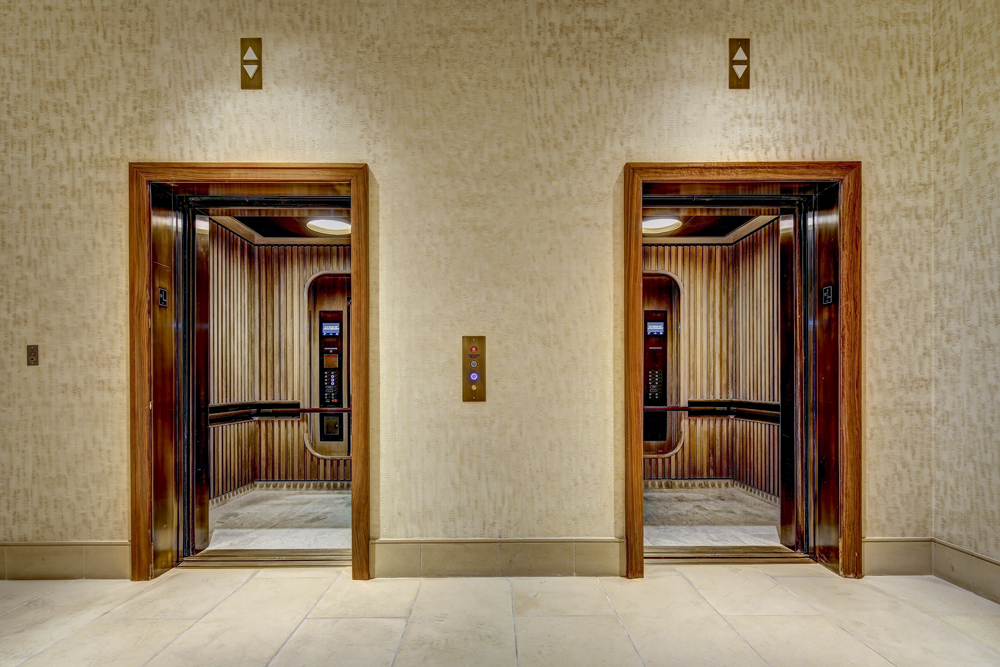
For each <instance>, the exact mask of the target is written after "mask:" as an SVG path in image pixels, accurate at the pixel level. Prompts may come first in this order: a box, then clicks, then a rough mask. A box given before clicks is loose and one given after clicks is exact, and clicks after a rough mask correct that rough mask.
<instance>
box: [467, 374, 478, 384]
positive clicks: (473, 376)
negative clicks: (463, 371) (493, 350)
mask: <svg viewBox="0 0 1000 667" xmlns="http://www.w3.org/2000/svg"><path fill="white" fill-rule="evenodd" d="M469 379H470V380H472V381H473V382H475V381H476V380H478V379H479V373H469Z"/></svg>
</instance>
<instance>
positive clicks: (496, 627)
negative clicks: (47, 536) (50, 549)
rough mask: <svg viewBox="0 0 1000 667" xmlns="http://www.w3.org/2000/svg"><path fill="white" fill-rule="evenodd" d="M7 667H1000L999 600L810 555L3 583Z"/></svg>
mask: <svg viewBox="0 0 1000 667" xmlns="http://www.w3.org/2000/svg"><path fill="white" fill-rule="evenodd" d="M7 665H46V666H50V667H51V666H57V667H58V666H60V665H73V666H74V667H80V666H86V665H102V666H104V665H151V666H161V665H170V666H176V665H213V666H225V665H240V666H247V665H251V666H252V665H261V666H263V665H272V666H281V667H287V666H292V665H338V666H341V665H385V666H388V665H396V666H398V667H405V666H409V665H473V666H475V667H488V666H490V665H511V666H519V667H533V666H535V665H545V666H546V667H553V666H560V665H572V666H574V667H576V666H580V665H613V666H615V667H618V666H627V665H646V667H652V666H654V665H677V666H684V667H701V666H710V665H719V666H725V667H741V666H744V665H747V666H756V667H764V666H766V665H771V666H773V667H784V666H786V665H788V666H792V665H795V666H796V667H801V666H806V667H808V666H821V667H826V666H836V667H844V666H862V667H867V666H871V667H876V666H881V667H887V666H890V665H896V666H898V667H903V666H907V667H909V666H916V665H929V666H933V667H940V666H949V665H956V666H958V665H960V666H962V667H976V666H986V665H990V666H993V667H996V666H1000V605H997V604H994V603H992V602H989V601H988V600H984V599H983V598H980V597H977V596H975V595H973V594H972V593H969V592H967V591H964V590H962V589H959V588H956V587H954V586H952V585H950V584H948V583H945V582H944V581H942V580H940V579H936V578H934V577H869V578H867V579H864V580H861V581H856V580H847V579H841V578H839V577H837V576H834V575H833V574H830V573H829V572H828V571H827V570H825V569H823V568H822V567H820V566H818V565H815V564H784V565H758V566H727V565H679V566H673V567H669V566H659V565H658V566H647V576H646V578H645V579H641V580H633V581H629V580H626V579H621V578H615V577H611V578H599V579H598V578H583V577H579V578H531V579H519V578H513V579H506V578H497V579H380V580H374V581H369V582H356V581H351V579H350V574H349V572H348V571H347V570H346V569H343V568H295V569H291V568H289V569H262V570H238V569H223V570H207V569H206V570H193V569H185V570H175V571H173V572H171V573H169V574H167V575H165V576H164V577H161V578H160V579H158V580H157V581H155V582H152V583H131V582H122V581H68V582H66V581H0V666H7Z"/></svg>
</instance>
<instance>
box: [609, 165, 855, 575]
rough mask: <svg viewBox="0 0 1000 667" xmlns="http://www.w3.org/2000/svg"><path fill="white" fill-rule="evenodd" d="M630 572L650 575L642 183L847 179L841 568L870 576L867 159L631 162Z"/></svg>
mask: <svg viewBox="0 0 1000 667" xmlns="http://www.w3.org/2000/svg"><path fill="white" fill-rule="evenodd" d="M624 175H625V193H624V213H625V225H624V227H625V229H624V233H625V558H626V563H625V571H626V576H628V577H629V578H636V577H642V576H643V567H642V563H643V544H642V537H643V531H642V491H643V480H642V465H643V461H642V420H641V410H642V408H641V391H642V346H641V342H642V341H641V331H640V329H641V327H640V324H641V321H642V231H641V224H642V184H643V182H644V181H659V182H668V183H715V184H723V183H725V184H730V185H733V186H736V187H739V186H740V185H741V184H747V185H754V184H764V183H767V182H810V181H822V182H832V181H837V182H839V183H840V197H841V202H840V234H841V236H840V280H841V289H840V290H839V292H840V295H841V297H840V299H841V301H840V305H841V311H840V312H841V317H840V348H841V357H840V364H841V366H840V376H841V384H840V386H841V396H840V403H841V409H840V419H841V422H840V440H841V442H840V465H841V510H840V511H841V516H840V521H841V537H840V550H841V558H840V570H841V571H840V573H841V575H843V576H846V577H860V576H862V559H861V517H862V515H861V510H862V489H863V486H862V460H863V459H862V454H863V452H862V437H861V434H862V430H861V429H862V423H861V419H862V393H861V377H862V370H861V363H862V361H861V354H862V350H861V326H862V320H861V317H862V312H861V287H862V284H861V282H862V273H861V271H862V269H861V266H862V265H861V261H862V258H861V215H862V210H861V163H859V162H781V163H763V162H761V163H756V162H732V163H726V162H718V163H680V162H679V163H647V162H644V163H628V164H626V165H625V174H624Z"/></svg>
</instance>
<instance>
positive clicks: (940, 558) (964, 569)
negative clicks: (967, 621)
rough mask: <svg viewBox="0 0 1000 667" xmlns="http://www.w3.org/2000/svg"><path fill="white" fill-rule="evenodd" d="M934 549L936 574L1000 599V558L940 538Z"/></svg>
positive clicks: (977, 592) (966, 587) (976, 591)
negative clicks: (978, 552)
mask: <svg viewBox="0 0 1000 667" xmlns="http://www.w3.org/2000/svg"><path fill="white" fill-rule="evenodd" d="M932 552H933V554H934V576H936V577H941V578H942V579H944V580H945V581H950V582H951V583H953V584H955V585H956V586H961V587H962V588H964V589H966V590H970V591H972V592H973V593H975V594H976V595H981V596H982V597H984V598H986V599H988V600H993V601H994V602H1000V561H998V560H996V559H993V558H989V557H987V556H983V555H982V554H977V553H976V552H974V551H970V550H968V549H963V548H962V547H959V546H957V545H954V544H949V543H948V542H945V541H944V540H938V539H935V540H934V547H933V549H932Z"/></svg>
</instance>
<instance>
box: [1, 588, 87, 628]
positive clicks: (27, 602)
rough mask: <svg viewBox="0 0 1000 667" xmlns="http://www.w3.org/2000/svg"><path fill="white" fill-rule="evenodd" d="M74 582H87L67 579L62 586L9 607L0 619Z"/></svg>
mask: <svg viewBox="0 0 1000 667" xmlns="http://www.w3.org/2000/svg"><path fill="white" fill-rule="evenodd" d="M6 581H17V579H7V580H6ZM36 581H38V580H36ZM74 581H87V580H86V579H68V580H66V581H65V582H63V583H62V584H60V585H59V586H56V587H55V588H53V589H52V590H50V591H45V592H44V593H42V594H40V595H36V596H35V597H33V598H31V599H30V600H25V601H24V602H22V603H21V604H19V605H17V606H16V607H11V608H10V609H8V610H7V611H5V612H3V613H0V618H3V617H4V616H6V615H7V614H9V613H10V612H12V611H14V610H15V609H20V608H21V607H23V606H24V605H26V604H31V603H32V602H34V601H35V600H38V599H40V598H43V597H45V596H46V595H48V594H49V593H54V592H56V591H58V590H59V589H60V588H63V587H65V586H67V585H68V584H71V583H73V582H74ZM91 581H94V580H91Z"/></svg>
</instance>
